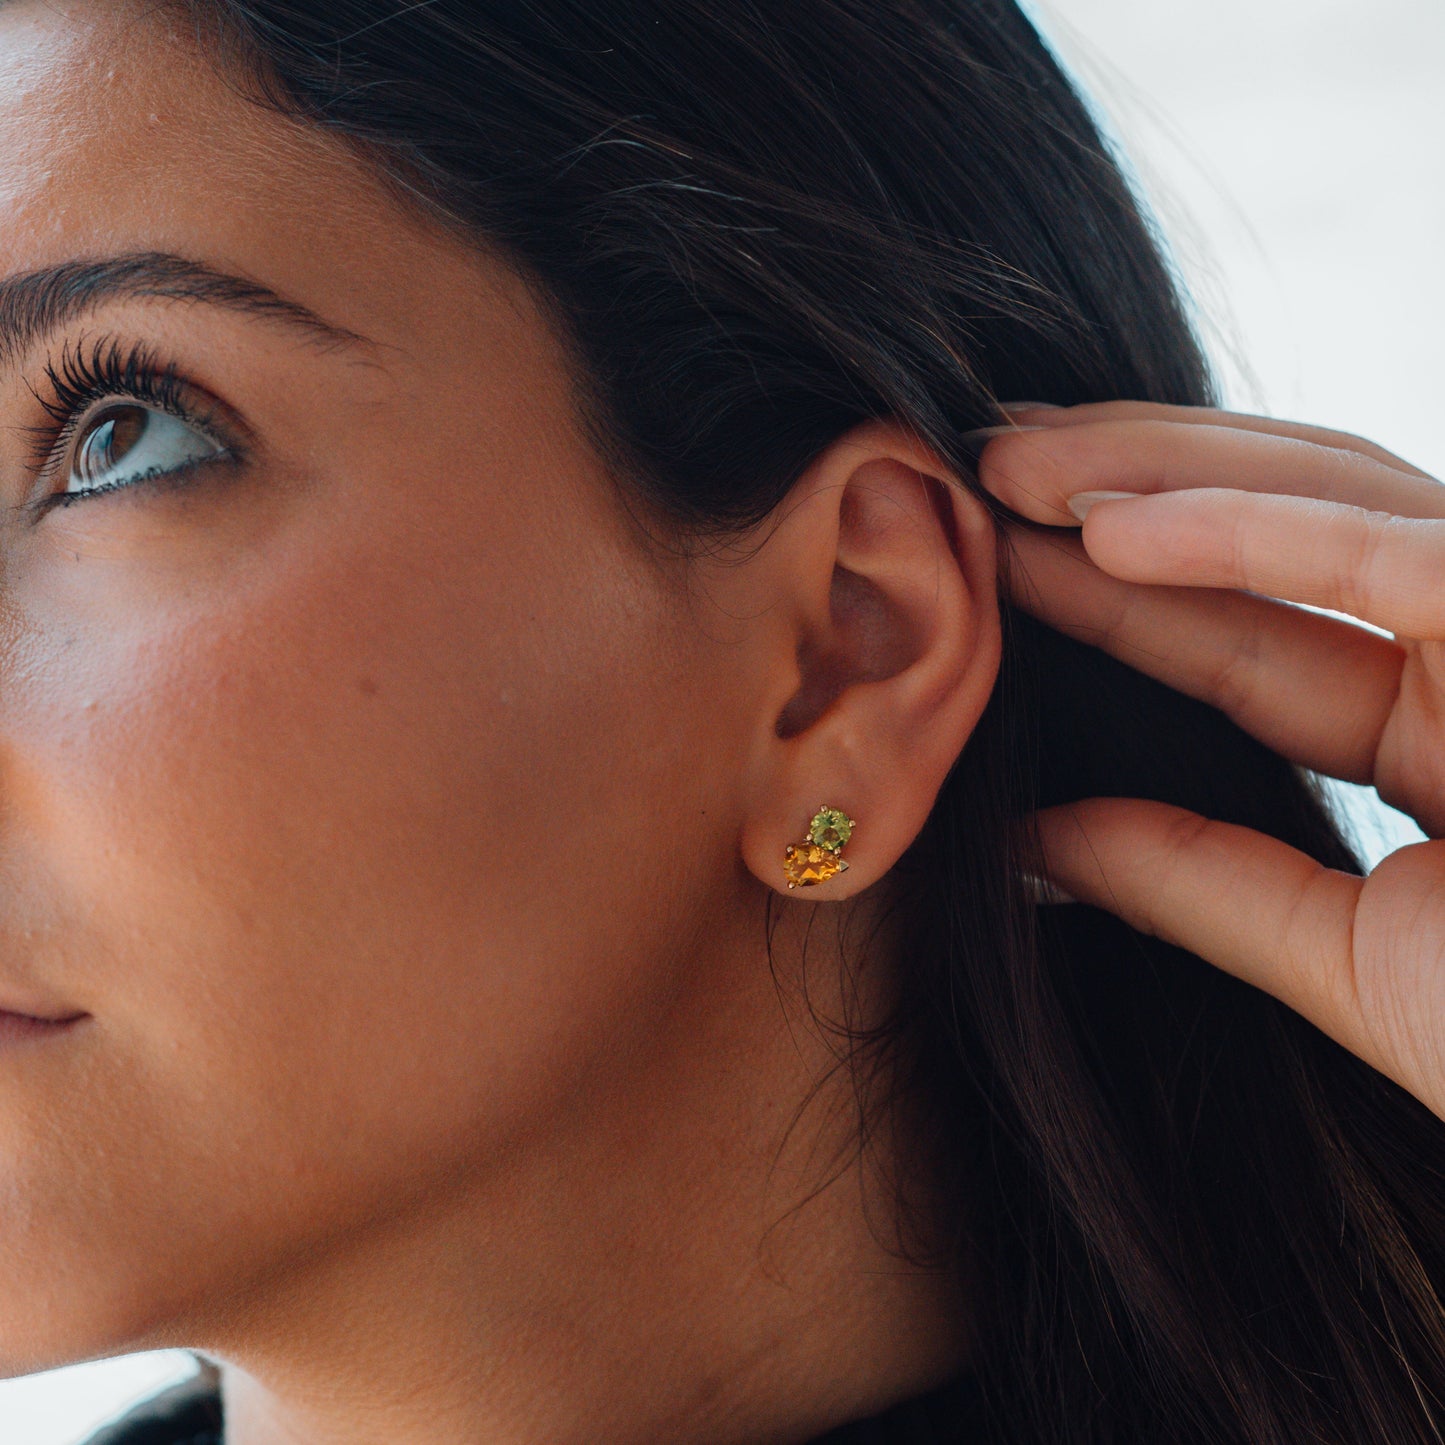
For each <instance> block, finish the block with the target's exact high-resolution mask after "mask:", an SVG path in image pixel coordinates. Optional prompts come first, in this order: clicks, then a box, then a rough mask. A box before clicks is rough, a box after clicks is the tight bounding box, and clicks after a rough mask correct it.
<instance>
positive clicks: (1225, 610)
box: [1007, 526, 1405, 783]
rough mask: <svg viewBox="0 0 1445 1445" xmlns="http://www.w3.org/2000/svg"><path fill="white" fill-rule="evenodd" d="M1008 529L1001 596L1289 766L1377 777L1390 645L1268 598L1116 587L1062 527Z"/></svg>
mask: <svg viewBox="0 0 1445 1445" xmlns="http://www.w3.org/2000/svg"><path fill="white" fill-rule="evenodd" d="M1007 536H1008V539H1009V542H1010V544H1011V547H1012V554H1013V555H1012V561H1011V564H1010V566H1009V567H1008V569H1007V588H1008V595H1009V598H1010V600H1011V601H1013V602H1015V603H1016V604H1017V605H1019V606H1020V607H1022V608H1023V609H1024V610H1025V611H1027V612H1029V613H1030V614H1032V615H1033V616H1035V617H1037V618H1039V620H1040V621H1042V622H1046V623H1048V625H1049V626H1050V627H1054V628H1057V629H1058V630H1059V631H1060V632H1062V633H1064V634H1065V635H1066V636H1069V637H1074V638H1076V639H1078V640H1079V641H1081V642H1087V643H1089V644H1090V645H1092V646H1094V647H1098V648H1100V649H1101V650H1102V651H1104V652H1107V653H1109V655H1110V656H1112V657H1116V658H1118V659H1119V661H1120V662H1123V663H1126V664H1127V665H1128V666H1130V667H1132V668H1135V669H1137V670H1138V671H1140V672H1144V673H1148V674H1149V676H1151V677H1155V678H1158V679H1159V681H1160V682H1162V683H1164V684H1165V685H1166V686H1168V687H1172V688H1174V689H1175V690H1176V691H1179V692H1183V693H1187V694H1189V696H1190V697H1196V698H1198V699H1199V700H1200V701H1201V702H1206V703H1209V704H1210V705H1211V706H1213V707H1217V708H1219V709H1220V711H1221V712H1224V713H1226V714H1227V715H1228V716H1229V717H1231V718H1232V719H1233V720H1234V721H1235V722H1236V723H1238V724H1239V726H1240V727H1242V728H1243V729H1244V730H1245V731H1246V732H1248V733H1250V734H1251V735H1252V736H1254V737H1256V738H1258V739H1259V740H1260V742H1262V743H1264V745H1265V746H1266V747H1268V748H1270V749H1272V750H1273V751H1275V752H1277V753H1280V754H1282V755H1283V756H1285V757H1287V758H1289V759H1290V760H1291V761H1293V762H1296V763H1299V764H1301V765H1302V766H1304V767H1307V768H1312V769H1314V770H1315V771H1316V772H1321V773H1326V774H1328V775H1329V776H1331V777H1335V778H1343V779H1345V780H1346V781H1348V782H1353V783H1373V782H1374V772H1375V758H1376V754H1377V752H1378V750H1379V743H1380V737H1381V734H1382V733H1383V732H1384V729H1385V725H1386V723H1387V722H1388V721H1389V718H1390V712H1391V709H1392V708H1393V706H1394V704H1395V701H1396V698H1397V696H1398V694H1399V686H1400V673H1401V669H1402V668H1403V666H1404V662H1405V650H1404V648H1402V647H1401V646H1400V644H1399V643H1398V642H1395V641H1393V640H1391V639H1390V638H1387V637H1381V636H1379V635H1378V634H1377V633H1374V632H1370V631H1368V630H1366V629H1365V628H1363V627H1356V626H1354V625H1352V624H1351V623H1349V622H1344V621H1340V620H1339V619H1337V618H1332V617H1324V616H1321V615H1320V614H1319V613H1317V612H1308V611H1305V610H1304V609H1303V608H1299V607H1293V606H1290V605H1289V604H1287V603H1283V602H1276V601H1273V600H1271V599H1269V598H1266V597H1257V596H1252V595H1249V594H1247V593H1243V592H1231V591H1227V590H1223V589H1220V588H1214V587H1204V588H1194V587H1166V586H1155V585H1149V584H1140V583H1137V582H1124V581H1121V580H1120V579H1119V578H1117V577H1113V576H1111V575H1109V573H1107V572H1104V571H1101V570H1100V569H1099V568H1098V567H1096V566H1094V565H1093V563H1092V562H1091V561H1090V560H1089V558H1088V556H1087V555H1086V553H1085V551H1084V547H1083V545H1082V543H1081V542H1080V541H1079V540H1078V538H1076V537H1074V536H1071V535H1069V534H1066V533H1057V532H1034V531H1030V530H1028V529H1027V528H1024V527H1020V526H1014V527H1011V528H1009V529H1008V533H1007ZM1321 698H1328V699H1329V700H1330V705H1329V707H1321V706H1320V700H1321Z"/></svg>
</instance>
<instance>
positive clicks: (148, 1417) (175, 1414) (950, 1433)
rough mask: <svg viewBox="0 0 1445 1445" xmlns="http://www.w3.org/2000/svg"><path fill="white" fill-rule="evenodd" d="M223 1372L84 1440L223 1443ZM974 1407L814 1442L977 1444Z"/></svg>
mask: <svg viewBox="0 0 1445 1445" xmlns="http://www.w3.org/2000/svg"><path fill="white" fill-rule="evenodd" d="M219 1378H220V1377H219V1374H218V1372H217V1371H216V1370H214V1369H211V1368H209V1367H208V1368H205V1369H202V1371H201V1373H200V1374H199V1375H197V1376H196V1377H195V1378H194V1379H190V1380H185V1381H183V1382H182V1383H181V1384H179V1385H174V1386H172V1387H171V1388H170V1389H168V1390H163V1391H162V1392H161V1393H160V1394H159V1395H153V1396H152V1397H151V1398H150V1399H149V1400H143V1401H142V1402H141V1403H140V1404H139V1405H137V1406H136V1407H135V1409H133V1410H130V1411H128V1412H127V1413H126V1414H125V1416H124V1417H123V1418H121V1419H119V1420H117V1421H115V1422H114V1423H113V1424H110V1425H107V1426H105V1427H104V1428H103V1429H102V1430H100V1431H99V1432H98V1433H96V1434H94V1435H92V1436H91V1437H90V1438H89V1439H88V1440H86V1441H85V1442H84V1445H225V1441H224V1437H223V1434H222V1421H221V1396H220V1389H219ZM976 1407H977V1396H976V1392H975V1390H974V1386H973V1383H972V1381H971V1380H969V1379H967V1378H964V1379H960V1380H956V1381H954V1382H953V1383H952V1384H951V1385H946V1386H944V1387H943V1388H942V1389H941V1390H935V1391H934V1392H933V1393H932V1394H929V1395H922V1396H919V1397H918V1398H917V1399H914V1400H905V1401H904V1402H903V1403H902V1404H901V1405H895V1406H894V1407H893V1408H892V1409H891V1410H886V1411H884V1413H883V1414H881V1415H874V1416H872V1417H871V1418H870V1419H867V1420H855V1421H853V1422H852V1423H851V1424H848V1425H841V1426H839V1428H838V1429H836V1430H830V1431H828V1433H827V1434H826V1435H820V1436H819V1437H818V1438H817V1439H816V1440H815V1441H813V1445H976V1442H979V1441H982V1439H983V1436H982V1435H981V1434H978V1433H975V1429H976V1427H975V1426H974V1425H973V1424H972V1423H971V1417H972V1416H973V1414H974V1411H975V1410H976ZM659 1445H662V1442H659Z"/></svg>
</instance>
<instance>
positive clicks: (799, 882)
mask: <svg viewBox="0 0 1445 1445" xmlns="http://www.w3.org/2000/svg"><path fill="white" fill-rule="evenodd" d="M855 826H856V825H855V823H854V822H853V820H852V818H850V817H849V816H848V815H847V813H844V812H842V811H841V810H840V809H838V808H829V807H826V806H825V807H822V808H819V809H818V811H817V812H816V813H814V814H813V821H812V822H811V823H809V824H808V836H807V837H806V838H804V839H803V841H802V842H801V843H789V844H788V846H787V847H786V848H785V849H784V851H783V872H784V874H786V875H787V879H788V887H789V888H800V887H801V888H807V887H808V886H809V885H810V884H813V883H826V882H827V881H828V879H830V878H832V877H833V876H834V874H837V873H842V872H843V871H844V870H845V869H846V868H847V867H848V864H847V863H846V862H845V861H844V859H843V858H841V857H840V856H839V855H840V854H841V853H842V851H843V845H844V844H845V843H846V842H847V841H848V839H849V838H851V837H852V836H853V829H854V827H855Z"/></svg>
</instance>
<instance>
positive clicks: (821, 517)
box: [741, 422, 1001, 902]
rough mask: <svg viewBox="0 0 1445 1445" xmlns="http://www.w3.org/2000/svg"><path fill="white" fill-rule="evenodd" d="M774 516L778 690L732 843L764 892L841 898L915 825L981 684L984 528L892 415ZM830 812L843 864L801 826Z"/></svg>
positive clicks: (836, 454) (803, 481)
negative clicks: (842, 833)
mask: <svg viewBox="0 0 1445 1445" xmlns="http://www.w3.org/2000/svg"><path fill="white" fill-rule="evenodd" d="M780 511H781V512H782V516H781V520H780V521H779V523H778V525H777V527H776V529H775V530H774V532H773V533H772V534H771V535H770V537H769V540H768V543H767V547H768V548H773V549H774V550H773V553H772V556H771V559H770V565H771V568H772V573H771V576H770V581H771V582H772V584H773V586H774V587H776V588H777V589H779V591H780V592H781V597H780V601H782V602H783V603H784V604H785V605H784V606H782V607H780V608H778V609H777V610H776V612H775V614H774V615H775V616H782V617H784V618H787V619H789V624H788V625H786V626H779V627H776V628H774V629H772V630H771V631H770V632H769V634H768V641H767V643H766V647H767V649H768V650H769V653H768V655H765V656H764V658H763V659H762V662H763V665H764V666H767V667H770V668H772V669H774V670H775V673H776V676H777V678H778V681H779V685H780V690H781V691H783V692H784V693H785V695H784V698H783V701H782V704H781V706H780V707H779V708H777V709H776V711H775V712H774V713H773V714H771V715H770V716H767V717H759V718H758V719H757V720H756V724H757V734H756V737H757V749H756V757H755V766H754V767H753V769H752V770H751V775H750V780H749V782H750V796H749V797H748V799H747V816H746V820H745V824H744V829H743V837H742V839H741V844H742V851H743V855H744V859H745V861H746V863H747V865H748V867H749V869H750V870H751V871H752V872H753V873H754V874H755V875H756V876H757V877H758V878H759V879H760V880H761V881H762V882H764V883H766V884H767V885H768V886H769V887H772V888H776V889H778V890H779V891H781V892H784V893H787V894H790V895H794V896H803V897H806V898H807V899H808V900H809V901H810V902H811V901H818V902H823V901H827V900H829V899H834V900H841V899H843V898H847V897H850V896H852V895H853V894H855V893H857V892H860V891H861V890H862V889H864V888H866V887H868V886H869V885H870V884H871V883H873V882H875V881H877V879H878V878H880V877H882V876H883V874H885V873H886V872H887V871H888V869H889V868H891V867H892V866H893V864H894V862H896V861H897V859H898V857H899V856H900V855H901V854H902V853H903V851H904V850H905V849H906V848H907V847H908V845H909V843H911V842H912V840H913V839H914V838H915V837H916V836H917V834H918V832H919V831H920V830H921V829H922V827H923V824H924V822H925V821H926V819H927V817H928V813H929V811H930V810H931V808H932V806H933V801H934V799H935V797H936V796H937V793H938V789H939V788H940V787H941V786H942V783H943V780H944V778H945V777H946V776H947V773H948V770H949V768H950V767H951V766H952V764H953V762H954V760H955V759H956V758H957V756H958V754H959V753H960V752H961V751H962V749H963V746H964V744H965V742H966V741H967V739H968V736H969V734H970V733H971V732H972V730H973V727H974V725H975V724H976V722H977V720H978V717H979V715H980V714H981V713H982V711H983V708H984V706H985V705H986V704H987V701H988V697H989V695H990V693H991V692H992V689H993V684H994V680H995V678H996V676H997V672H998V663H999V655H1000V652H1001V633H1000V626H999V614H998V600H997V579H996V574H995V555H996V554H995V530H994V523H993V520H992V517H991V515H990V513H989V512H988V509H987V508H986V507H985V506H984V504H983V503H982V502H981V501H980V500H979V499H978V498H977V497H975V496H974V495H973V494H972V493H971V492H969V491H968V490H967V489H966V488H965V487H964V486H963V484H962V483H961V482H960V481H959V480H958V479H957V477H956V476H954V475H952V474H950V473H949V472H948V471H947V470H946V469H944V468H943V467H942V466H941V464H940V463H939V462H938V461H937V460H936V458H934V457H932V456H931V455H930V454H929V453H928V452H927V450H926V449H925V448H923V447H921V446H920V445H919V444H918V443H917V441H916V440H915V439H914V438H913V437H912V436H911V434H909V433H908V432H906V431H905V430H904V429H903V428H901V427H898V426H895V425H894V424H891V423H887V422H870V423H865V424H864V425H863V426H861V427H857V428H854V430H853V431H851V432H849V433H847V434H846V435H845V436H844V437H842V438H840V439H839V440H838V441H837V442H835V443H834V444H833V445H832V446H830V447H829V448H828V449H827V451H826V452H824V453H822V454H821V455H820V456H819V457H818V458H817V459H815V461H814V463H813V464H812V465H811V466H810V467H809V468H808V470H807V472H805V474H804V475H803V476H802V477H801V478H800V479H799V481H798V483H797V484H796V485H795V487H794V492H793V494H792V495H791V496H790V498H789V503H788V505H787V506H786V508H784V509H780ZM764 551H765V552H766V548H765V549H764ZM758 560H759V561H763V560H764V559H763V558H762V557H760V558H759V559H758ZM762 692H763V694H764V695H766V693H767V689H763V690H762ZM830 809H836V810H837V811H838V814H839V815H840V816H841V817H843V818H846V819H847V821H848V824H849V828H848V833H849V836H848V838H847V840H846V841H847V845H848V849H849V851H848V860H847V863H846V865H845V866H838V865H840V864H842V863H843V859H842V857H841V849H833V848H829V847H825V846H824V845H823V843H821V842H820V841H818V840H817V839H816V838H815V837H814V836H813V834H814V829H815V825H816V824H817V818H818V815H820V814H822V813H823V812H824V811H825V810H830ZM824 826H826V825H824ZM836 837H837V833H836V830H835V832H834V833H833V834H831V835H830V841H832V840H833V839H836ZM814 854H817V855H818V856H817V857H814V856H813V855H814ZM805 874H806V875H808V876H804V875H805Z"/></svg>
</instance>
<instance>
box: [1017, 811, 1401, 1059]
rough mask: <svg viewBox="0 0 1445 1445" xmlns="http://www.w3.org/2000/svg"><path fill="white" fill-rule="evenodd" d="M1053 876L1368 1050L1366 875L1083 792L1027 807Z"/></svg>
mask: <svg viewBox="0 0 1445 1445" xmlns="http://www.w3.org/2000/svg"><path fill="white" fill-rule="evenodd" d="M1035 818H1036V819H1037V822H1038V827H1039V838H1040V842H1041V843H1042V845H1043V850H1044V861H1045V863H1046V865H1047V870H1048V876H1049V878H1050V880H1051V881H1052V882H1053V883H1055V884H1056V885H1058V886H1059V887H1062V888H1063V889H1064V890H1065V891H1066V892H1068V893H1071V894H1073V896H1074V897H1075V898H1076V899H1078V900H1079V902H1081V903H1089V904H1093V905H1094V906H1095V907H1098V908H1104V909H1107V910H1108V911H1109V912H1111V913H1115V914H1117V915H1118V916H1119V917H1120V918H1122V919H1123V920H1124V921H1125V922H1126V923H1128V924H1129V925H1130V927H1132V928H1136V929H1138V930H1139V931H1140V932H1141V933H1148V934H1152V935H1153V936H1155V937H1157V938H1162V939H1164V940H1165V941H1166V942H1168V943H1172V944H1175V945H1176V946H1177V947H1180V948H1184V949H1187V950H1188V951H1189V952H1190V953H1194V954H1197V955H1198V956H1199V957H1200V958H1203V959H1206V960H1207V961H1208V962H1210V963H1212V964H1215V965H1216V966H1217V967H1219V968H1222V969H1224V970H1225V971H1226V972H1227V973H1231V974H1233V975H1234V976H1235V977H1236V978H1241V979H1243V980H1245V982H1247V983H1251V984H1253V985H1255V987H1257V988H1261V989H1263V990H1265V992H1267V993H1270V994H1273V995H1274V997H1275V998H1277V999H1279V1000H1280V1001H1281V1002H1283V1003H1285V1004H1287V1005H1288V1006H1289V1007H1290V1008H1292V1009H1294V1010H1295V1011H1296V1012H1297V1013H1300V1014H1303V1015H1304V1017H1305V1018H1307V1019H1309V1020H1310V1021H1311V1022H1312V1023H1313V1024H1315V1026H1316V1027H1318V1028H1320V1029H1322V1030H1323V1031H1324V1032H1325V1033H1327V1034H1329V1036H1330V1037H1331V1038H1333V1039H1334V1040H1335V1041H1336V1042H1338V1043H1340V1044H1343V1045H1344V1047H1345V1048H1347V1049H1349V1050H1351V1051H1352V1052H1353V1053H1356V1054H1359V1055H1360V1056H1361V1057H1362V1058H1364V1059H1365V1060H1366V1062H1368V1063H1370V1064H1372V1065H1373V1066H1374V1067H1375V1068H1377V1069H1380V1070H1381V1071H1382V1072H1384V1073H1389V1072H1390V1067H1389V1066H1390V1064H1391V1063H1392V1061H1390V1060H1384V1059H1380V1058H1375V1057H1371V1054H1372V1053H1373V1052H1374V1048H1373V1045H1372V1042H1371V1037H1370V1030H1369V1029H1368V1028H1367V1027H1366V1024H1365V1021H1364V1020H1363V1019H1362V1018H1361V1016H1360V1010H1359V1003H1358V999H1357V997H1356V991H1355V987H1354V961H1353V955H1352V939H1353V926H1354V918H1355V909H1356V905H1357V903H1358V900H1359V896H1360V890H1361V888H1362V886H1363V883H1364V880H1363V879H1361V878H1357V877H1354V876H1353V875H1351V874H1348V873H1341V872H1339V871H1337V870H1335V869H1332V868H1325V867H1323V866H1322V865H1321V864H1319V863H1316V862H1315V861H1314V859H1312V858H1310V857H1308V856H1307V855H1306V854H1304V853H1301V852H1300V851H1299V850H1298V849H1295V848H1291V847H1290V846H1289V845H1288V844H1286V843H1282V842H1280V841H1279V839H1277V838H1271V837H1269V836H1267V835H1266V834H1264V833H1256V832H1255V831H1254V830H1253V829H1250V828H1242V827H1239V826H1237V825H1235V824H1233V823H1220V822H1216V821H1213V820H1211V819H1208V818H1204V817H1201V816H1200V815H1199V814H1197V813H1191V812H1189V811H1187V810H1186V809H1184V808H1176V807H1173V806H1171V805H1170V804H1167V803H1155V802H1146V801H1143V800H1141V799H1138V798H1089V799H1086V800H1085V801H1083V802H1080V803H1070V804H1064V805H1061V806H1059V807H1054V808H1046V809H1043V810H1041V811H1040V812H1039V813H1037V814H1035Z"/></svg>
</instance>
